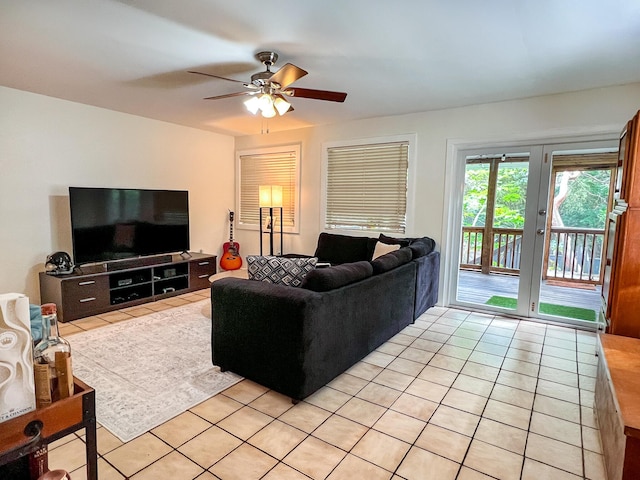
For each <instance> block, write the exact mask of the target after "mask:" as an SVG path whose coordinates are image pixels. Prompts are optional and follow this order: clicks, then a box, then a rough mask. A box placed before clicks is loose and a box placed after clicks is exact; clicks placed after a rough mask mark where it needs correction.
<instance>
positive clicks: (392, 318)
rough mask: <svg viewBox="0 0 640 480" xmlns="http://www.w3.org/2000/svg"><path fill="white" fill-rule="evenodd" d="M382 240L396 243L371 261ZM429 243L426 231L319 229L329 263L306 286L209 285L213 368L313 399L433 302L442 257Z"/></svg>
mask: <svg viewBox="0 0 640 480" xmlns="http://www.w3.org/2000/svg"><path fill="white" fill-rule="evenodd" d="M351 239H356V240H351ZM378 241H383V242H385V243H394V242H397V243H398V244H399V245H400V248H399V249H398V250H395V251H393V252H390V253H386V254H385V255H382V256H380V257H378V258H376V259H374V260H371V258H372V256H373V251H374V248H375V245H376V243H377V242H378ZM433 248H434V242H433V240H431V239H429V238H427V237H423V238H419V239H393V238H389V237H384V236H381V237H380V239H367V238H363V237H348V236H342V235H331V234H326V233H322V234H321V235H320V237H319V239H318V248H317V249H316V253H315V256H316V257H317V258H318V260H319V261H328V262H329V263H331V264H332V266H331V267H326V268H317V269H315V270H313V271H311V272H309V273H308V274H307V275H306V277H305V278H304V280H303V281H302V285H301V286H300V287H291V286H286V285H280V284H273V283H268V282H265V281H256V280H245V279H239V278H223V279H220V280H218V281H215V282H213V283H212V285H211V305H212V322H213V328H212V332H211V345H212V361H213V364H214V365H218V366H220V368H222V369H223V370H231V371H233V372H235V373H237V374H239V375H242V376H244V377H246V378H248V379H251V380H253V381H255V382H257V383H259V384H261V385H264V386H266V387H269V388H271V389H273V390H276V391H278V392H280V393H282V394H284V395H287V396H289V397H291V398H292V399H293V400H294V401H298V400H301V399H303V398H305V397H307V396H308V395H310V394H312V393H313V392H315V391H316V390H318V389H319V388H320V387H322V386H324V385H326V384H327V383H328V382H330V381H331V380H332V379H333V378H335V377H336V376H338V375H339V374H340V373H342V372H344V371H345V370H347V369H348V368H349V367H351V366H352V365H354V364H355V363H357V362H358V361H359V360H361V359H362V358H363V357H365V356H366V355H367V354H368V353H370V352H371V351H373V350H374V349H376V348H377V347H378V346H380V345H381V344H382V343H384V342H385V341H386V340H388V339H389V338H391V337H392V336H394V335H395V334H397V333H398V332H400V331H401V330H402V329H403V328H404V327H406V326H407V325H409V324H411V323H412V322H413V321H414V320H415V319H416V318H418V317H419V316H420V315H421V314H422V313H424V312H425V311H426V310H427V309H428V308H429V307H431V306H433V305H434V304H435V303H436V301H437V297H438V276H439V265H440V255H439V253H438V252H437V251H434V250H433ZM289 256H291V255H289Z"/></svg>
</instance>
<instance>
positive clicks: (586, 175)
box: [538, 152, 617, 321]
mask: <svg viewBox="0 0 640 480" xmlns="http://www.w3.org/2000/svg"><path fill="white" fill-rule="evenodd" d="M616 158H617V155H616V154H615V153H608V154H607V153H604V154H603V153H594V154H591V155H589V154H582V155H575V154H570V153H565V154H563V152H554V155H553V157H552V159H553V169H552V175H551V189H550V192H549V197H550V198H549V211H550V216H549V218H548V219H547V228H546V234H545V254H544V265H543V269H542V279H541V284H540V301H539V303H538V311H539V313H541V314H544V315H551V316H556V317H563V318H571V319H575V320H585V321H595V320H596V319H597V312H598V311H599V309H600V294H601V288H602V287H601V285H602V275H601V273H603V272H602V270H601V267H602V258H603V247H604V244H605V241H606V236H607V232H606V230H605V229H606V219H607V211H608V208H609V204H610V202H611V182H612V172H613V167H614V166H615V161H616Z"/></svg>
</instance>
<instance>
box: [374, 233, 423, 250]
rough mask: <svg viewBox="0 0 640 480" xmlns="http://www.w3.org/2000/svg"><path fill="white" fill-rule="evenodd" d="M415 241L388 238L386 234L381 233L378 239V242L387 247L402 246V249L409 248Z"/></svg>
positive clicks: (411, 239)
mask: <svg viewBox="0 0 640 480" xmlns="http://www.w3.org/2000/svg"><path fill="white" fill-rule="evenodd" d="M413 240H415V239H414V238H395V237H388V236H386V235H385V234H384V233H381V234H380V236H379V237H378V241H379V242H380V243H385V244H387V245H400V246H401V247H408V246H409V244H410V243H411V242H412V241H413Z"/></svg>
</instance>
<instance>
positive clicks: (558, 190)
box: [449, 140, 617, 328]
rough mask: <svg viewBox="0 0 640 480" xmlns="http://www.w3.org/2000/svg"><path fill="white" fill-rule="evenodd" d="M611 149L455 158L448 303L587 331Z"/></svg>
mask: <svg viewBox="0 0 640 480" xmlns="http://www.w3.org/2000/svg"><path fill="white" fill-rule="evenodd" d="M616 150H617V141H615V140H611V141H592V142H580V143H563V144H547V145H544V144H539V145H524V146H522V145H520V146H514V147H498V148H474V149H468V150H459V151H458V157H457V161H458V162H459V163H458V165H459V166H462V165H464V168H459V169H458V171H459V172H460V174H459V178H458V186H459V188H458V189H457V191H458V192H459V195H460V198H458V199H457V201H456V202H455V203H456V204H457V205H459V206H460V207H459V208H458V211H457V220H456V222H457V225H458V226H460V228H459V229H456V235H455V240H454V242H455V245H457V246H459V255H458V261H457V262H451V264H453V266H452V268H453V270H454V271H453V272H451V275H450V277H449V278H451V279H452V282H451V292H453V295H451V296H450V300H451V301H450V303H451V304H454V305H460V306H466V307H471V308H476V309H478V308H480V309H486V310H492V311H496V312H500V313H507V314H511V315H516V316H522V317H534V318H541V319H545V320H550V321H560V322H563V323H570V324H580V325H584V326H591V327H593V328H595V327H596V326H597V323H596V320H597V318H598V315H597V312H598V311H599V308H600V288H601V279H600V268H599V267H600V259H601V258H602V255H601V254H602V250H603V248H604V246H605V244H606V236H607V232H606V231H605V222H606V214H607V211H608V208H609V207H610V205H611V197H612V195H611V194H610V187H611V182H612V181H613V176H612V172H613V169H614V168H615V161H616V154H615V152H616Z"/></svg>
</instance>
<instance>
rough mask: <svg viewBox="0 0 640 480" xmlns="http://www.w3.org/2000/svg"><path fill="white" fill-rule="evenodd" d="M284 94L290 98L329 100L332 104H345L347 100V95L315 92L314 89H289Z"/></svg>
mask: <svg viewBox="0 0 640 480" xmlns="http://www.w3.org/2000/svg"><path fill="white" fill-rule="evenodd" d="M282 93H284V94H285V95H289V96H290V97H300V98H313V99H315V100H328V101H330V102H344V100H345V99H346V98H347V94H346V93H344V92H331V91H329V90H314V89H312V88H289V89H287V90H285V91H284V92H282Z"/></svg>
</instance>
